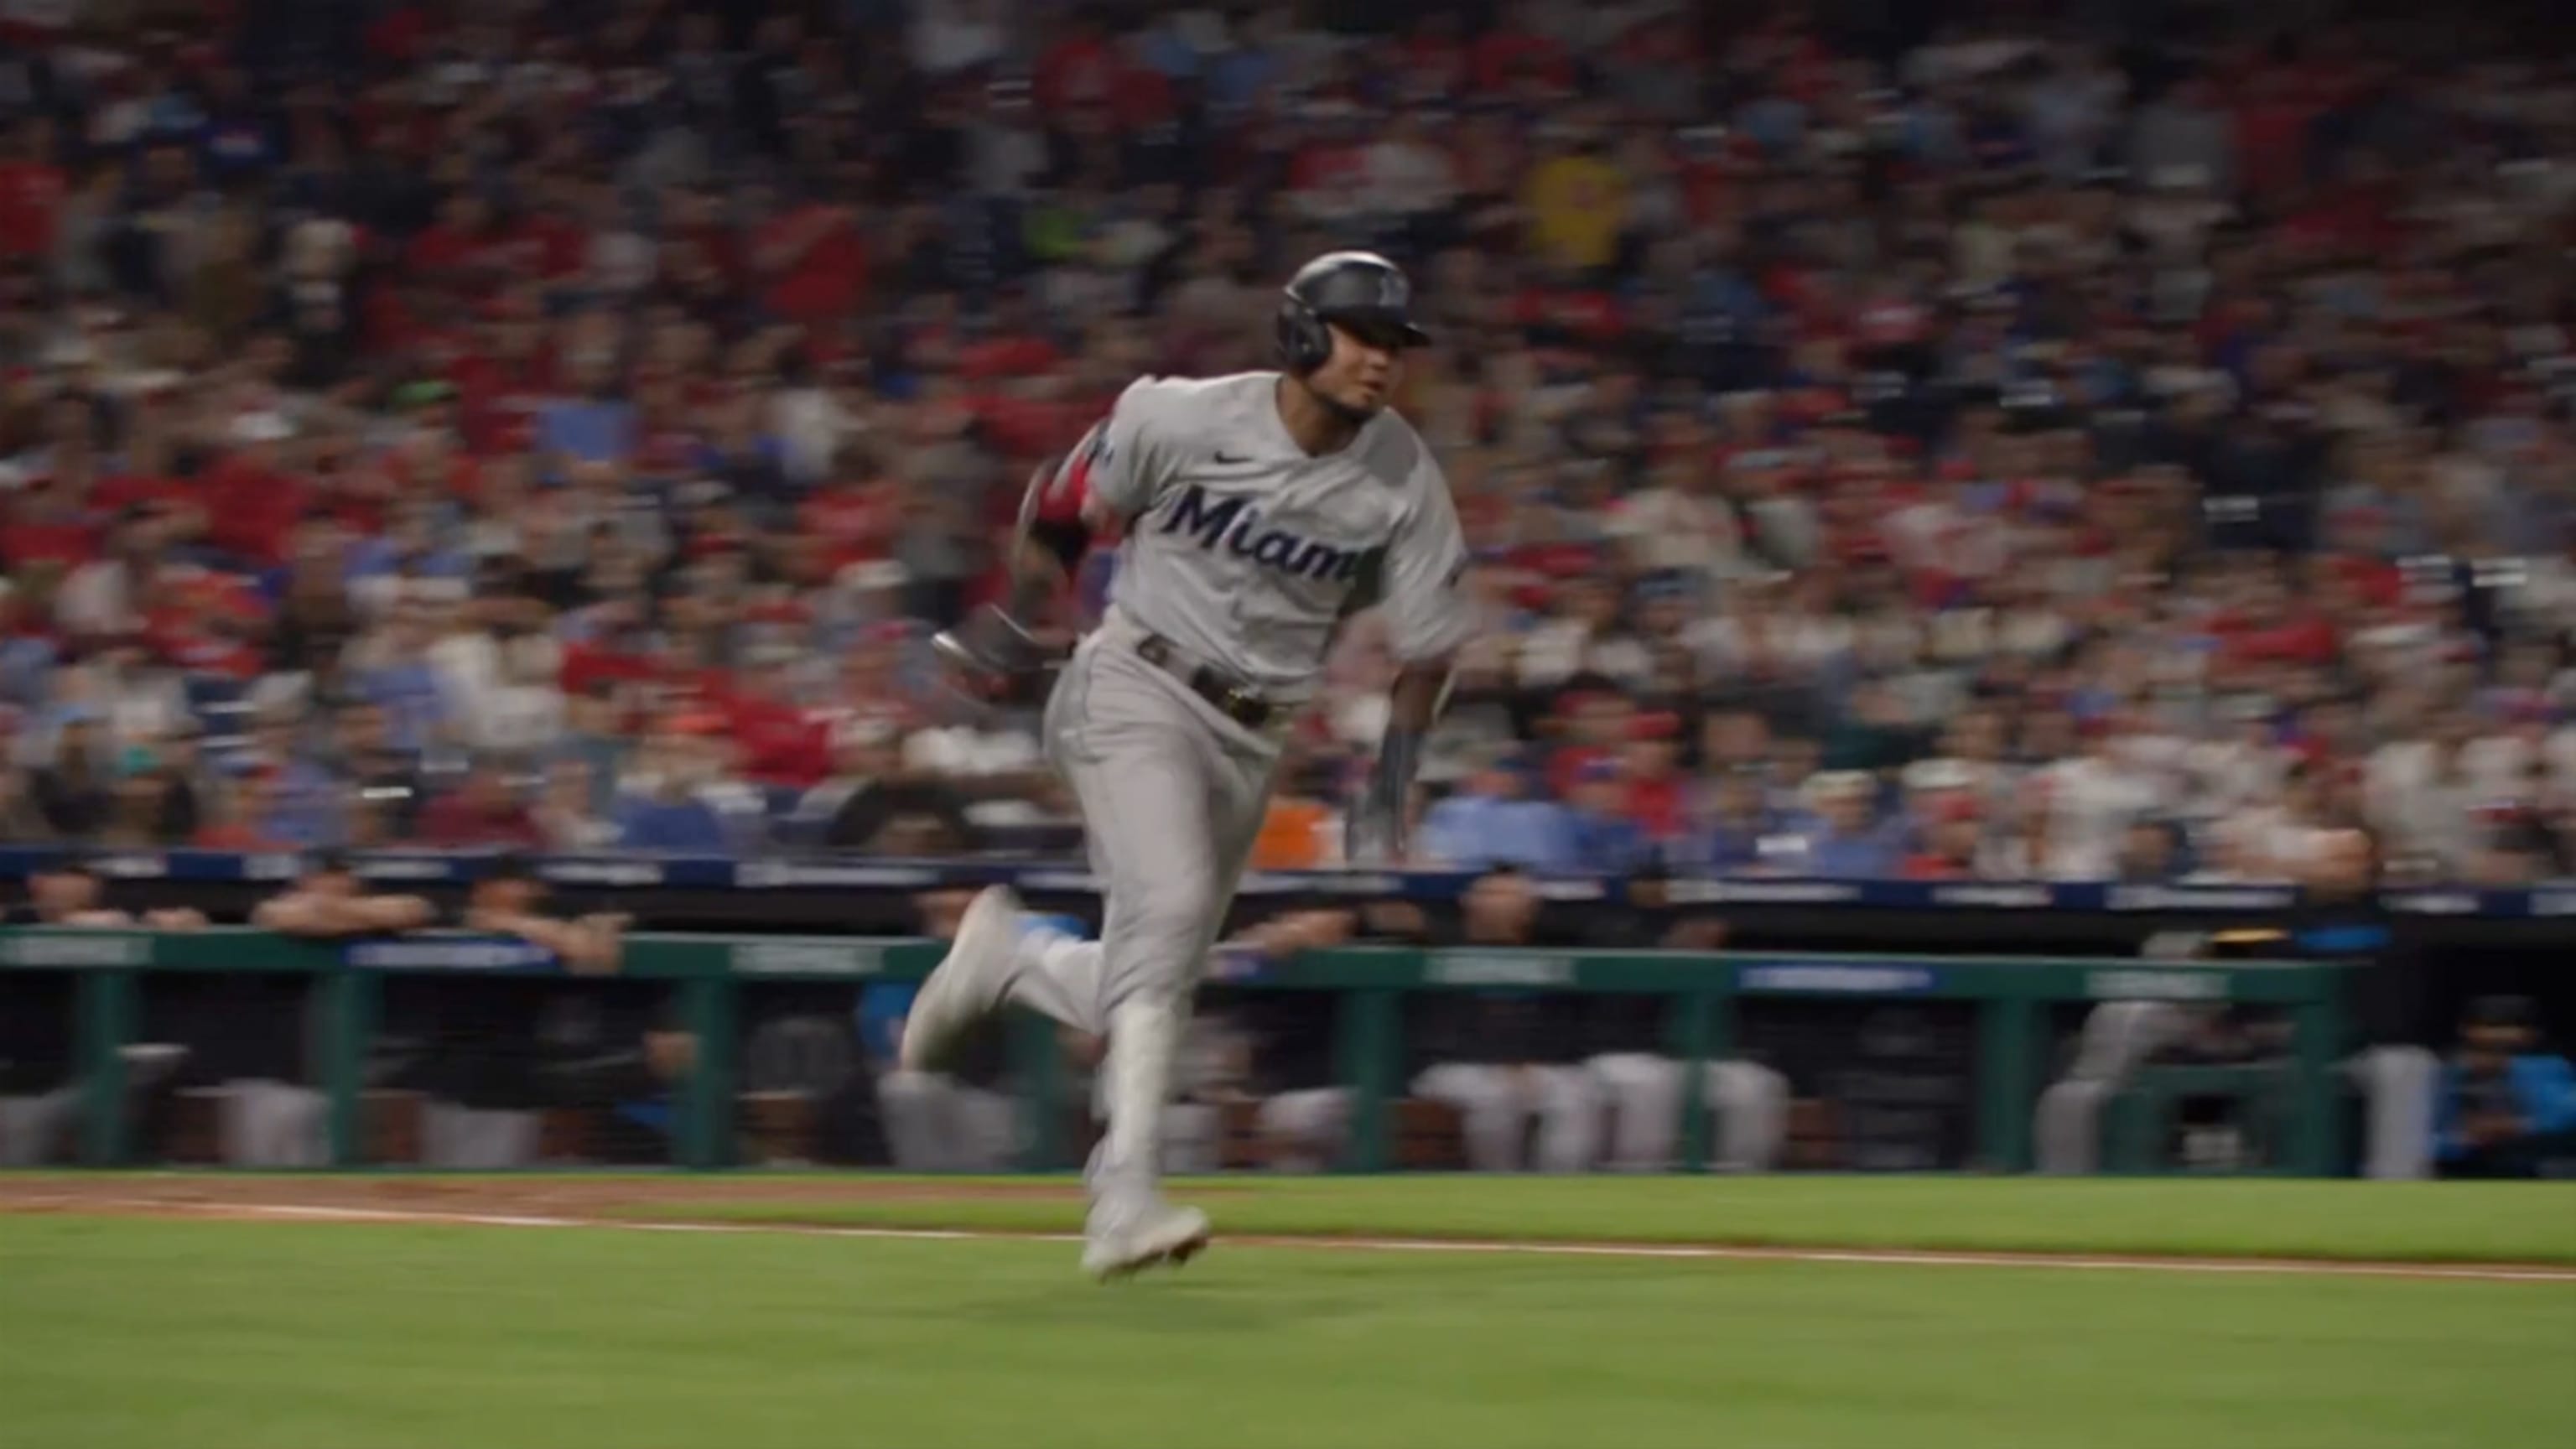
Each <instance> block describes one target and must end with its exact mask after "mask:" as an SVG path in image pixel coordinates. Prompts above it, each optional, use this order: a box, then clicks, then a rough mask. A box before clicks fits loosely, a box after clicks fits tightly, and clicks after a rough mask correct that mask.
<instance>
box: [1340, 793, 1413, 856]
mask: <svg viewBox="0 0 2576 1449" xmlns="http://www.w3.org/2000/svg"><path fill="white" fill-rule="evenodd" d="M1404 824H1405V822H1404V810H1403V808H1402V807H1401V806H1400V805H1395V804H1393V803H1392V802H1387V801H1382V800H1380V799H1379V798H1378V791H1377V789H1376V787H1375V786H1371V787H1370V789H1369V791H1368V793H1367V794H1366V795H1364V796H1362V797H1361V798H1360V800H1359V802H1358V803H1357V804H1355V805H1353V806H1352V807H1351V809H1350V812H1349V813H1348V814H1347V815H1346V816H1344V817H1343V821H1342V860H1343V862H1344V863H1345V864H1348V865H1400V864H1402V863H1403V862H1404V859H1405V856H1406V855H1407V854H1408V853H1409V852H1410V851H1411V849H1412V842H1411V840H1409V839H1408V838H1407V836H1406V831H1405V828H1404Z"/></svg>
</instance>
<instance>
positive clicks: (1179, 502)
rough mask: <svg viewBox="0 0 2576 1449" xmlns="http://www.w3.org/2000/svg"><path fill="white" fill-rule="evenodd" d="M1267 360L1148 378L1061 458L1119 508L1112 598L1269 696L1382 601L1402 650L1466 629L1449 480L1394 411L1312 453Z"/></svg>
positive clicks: (1459, 636) (1447, 641)
mask: <svg viewBox="0 0 2576 1449" xmlns="http://www.w3.org/2000/svg"><path fill="white" fill-rule="evenodd" d="M1278 383H1279V374H1277V373H1275V372H1248V373H1238V374H1235V375H1233V376H1230V377H1216V378H1205V379H1178V378H1143V379H1139V380H1138V381H1136V382H1135V383H1132V384H1130V385H1129V386H1128V388H1127V390H1126V391H1125V392H1124V393H1122V394H1120V395H1119V398H1118V403H1117V406H1116V407H1115V408H1113V409H1112V410H1111V412H1110V415H1109V417H1108V418H1107V419H1106V420H1104V421H1103V422H1102V423H1100V424H1099V425H1098V426H1097V427H1095V428H1094V429H1093V430H1092V432H1091V435H1090V436H1089V437H1088V438H1086V439H1085V440H1084V442H1083V444H1082V446H1081V447H1079V448H1077V449H1076V451H1075V454H1074V458H1073V460H1072V465H1071V466H1075V467H1078V468H1080V469H1081V470H1082V472H1083V473H1084V475H1085V476H1084V478H1083V482H1084V485H1085V487H1086V488H1087V490H1088V493H1089V496H1091V497H1092V498H1094V499H1097V500H1099V501H1100V502H1101V503H1103V504H1105V505H1107V506H1108V508H1109V509H1110V511H1111V512H1113V513H1115V514H1116V515H1117V516H1118V517H1119V518H1121V519H1123V520H1125V522H1126V536H1125V538H1124V539H1123V540H1122V541H1121V543H1120V544H1119V554H1118V573H1117V577H1116V578H1115V579H1114V580H1113V581H1112V583H1111V585H1110V595H1109V606H1110V608H1111V609H1112V610H1114V611H1115V612H1116V613H1118V614H1119V615H1121V616H1123V617H1124V618H1125V619H1126V620H1127V621H1128V622H1130V623H1132V624H1134V625H1136V626H1138V627H1140V628H1143V629H1147V630H1150V631H1152V632H1154V633H1156V634H1160V635H1162V636H1163V637H1164V638H1166V639H1169V640H1171V641H1172V642H1173V643H1174V644H1177V645H1179V646H1180V647H1181V648H1182V649H1184V650H1186V651H1188V652H1189V653H1190V654H1192V655H1193V656H1195V657H1197V658H1198V659H1200V660H1203V661H1205V662H1207V663H1210V664H1213V665H1216V666H1218V667H1219V668H1222V669H1225V670H1228V671H1230V672H1232V673H1233V674H1235V675H1236V676H1238V677H1239V678H1241V679H1242V680H1243V681H1244V682H1246V683H1247V684H1250V685H1251V686H1253V687H1254V688H1256V689H1259V690H1261V691H1262V692H1264V693H1265V694H1269V695H1271V696H1273V697H1274V698H1280V699H1295V698H1300V697H1303V696H1304V695H1305V694H1307V693H1308V692H1310V691H1311V689H1312V688H1313V685H1314V681H1315V677H1316V675H1317V674H1318V672H1319V671H1320V670H1321V669H1322V667H1323V662H1324V653H1325V650H1326V648H1327V647H1328V646H1329V645H1330V643H1331V641H1332V635H1333V629H1334V626H1335V625H1336V624H1337V623H1339V622H1340V620H1341V619H1342V618H1343V617H1344V616H1346V615H1348V614H1350V613H1352V612H1354V611H1356V610H1357V609H1360V608H1364V607H1368V606H1371V605H1375V606H1378V607H1380V608H1382V609H1383V611H1384V613H1385V616H1386V622H1387V631H1388V643H1389V645H1390V647H1391V648H1392V649H1393V651H1394V652H1395V655H1396V657H1397V658H1399V659H1402V660H1406V661H1417V660H1430V659H1436V658H1439V657H1440V656H1442V655H1445V654H1447V653H1449V652H1450V651H1452V650H1454V649H1456V648H1457V647H1458V646H1459V645H1461V644H1463V643H1465V642H1466V641H1467V639H1468V637H1469V636H1470V635H1471V634H1472V633H1473V632H1474V615H1473V612H1472V611H1471V609H1470V607H1469V605H1468V602H1467V600H1466V598H1465V597H1464V596H1463V595H1462V594H1461V593H1460V592H1459V588H1458V583H1459V579H1460V576H1461V575H1462V574H1463V573H1464V572H1465V571H1466V564H1467V547H1466V540H1465V538H1464V536H1463V535H1462V534H1461V533H1460V532H1459V528H1458V514H1457V510H1456V508H1455V507H1454V506H1453V505H1452V504H1451V502H1450V499H1449V484H1448V480H1447V479H1446V478H1444V477H1443V476H1442V474H1441V471H1440V465H1439V463H1438V461H1437V460H1435V459H1434V458H1433V457H1432V455H1431V449H1430V448H1429V447H1428V446H1427V445H1425V444H1424V443H1423V441H1422V438H1421V436H1420V435H1419V434H1417V433H1416V432H1414V430H1413V427H1412V425H1411V424H1409V423H1407V422H1405V421H1404V419H1403V418H1401V417H1398V416H1397V415H1396V414H1395V413H1394V412H1393V411H1392V410H1388V411H1382V412H1380V413H1378V414H1377V415H1376V416H1375V417H1372V418H1370V419H1369V420H1368V421H1367V422H1366V423H1364V424H1362V425H1361V427H1360V429H1359V432H1358V433H1357V434H1356V435H1355V436H1354V437H1353V438H1352V439H1351V441H1350V443H1349V444H1348V445H1347V446H1345V447H1343V448H1341V449H1340V450H1338V451H1336V452H1332V453H1327V454H1325V455H1323V456H1321V457H1314V456H1309V455H1308V454H1307V453H1306V452H1305V450H1303V449H1302V448H1300V447H1299V446H1298V445H1297V442H1296V440H1295V439H1294V438H1292V437H1290V436H1289V434H1288V428H1287V425H1286V424H1285V423H1284V422H1282V421H1281V420H1280V417H1279V405H1278V402H1277V399H1276V396H1275V392H1276V389H1277V387H1278Z"/></svg>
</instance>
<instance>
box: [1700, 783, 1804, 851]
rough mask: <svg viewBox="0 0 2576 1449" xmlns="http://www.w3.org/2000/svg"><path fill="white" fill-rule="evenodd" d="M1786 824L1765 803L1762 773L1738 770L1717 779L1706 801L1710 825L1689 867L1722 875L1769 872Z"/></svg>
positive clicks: (1768, 802) (1768, 803)
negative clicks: (1711, 793) (1712, 792)
mask: <svg viewBox="0 0 2576 1449" xmlns="http://www.w3.org/2000/svg"><path fill="white" fill-rule="evenodd" d="M1788 833H1789V823H1788V821H1787V820H1786V819H1785V818H1784V817H1783V816H1782V815H1781V814H1780V812H1779V811H1777V810H1775V809H1773V808H1772V806H1771V802H1770V801H1769V800H1768V799H1767V798H1766V792H1765V787H1764V780H1763V775H1762V769H1761V767H1760V766H1758V765H1740V766H1736V767H1734V768H1731V769H1729V770H1727V771H1726V772H1725V773H1724V774H1722V775H1719V776H1718V777H1717V788H1716V791H1715V793H1714V795H1713V797H1712V798H1711V800H1710V801H1709V810H1708V826H1707V828H1706V829H1705V830H1703V831H1702V832H1701V833H1700V837H1699V841H1698V844H1697V846H1696V848H1695V849H1693V851H1692V852H1691V856H1692V859H1691V863H1692V864H1694V865H1696V866H1698V867H1700V868H1701V869H1703V870H1707V871H1712V872H1715V873H1717V874H1721V875H1732V874H1743V873H1747V872H1752V871H1759V870H1763V869H1766V868H1769V867H1770V866H1771V865H1772V863H1773V862H1772V857H1773V856H1774V855H1775V854H1776V853H1777V849H1778V844H1779V842H1780V841H1781V840H1782V838H1784V837H1785V836H1787V835H1788Z"/></svg>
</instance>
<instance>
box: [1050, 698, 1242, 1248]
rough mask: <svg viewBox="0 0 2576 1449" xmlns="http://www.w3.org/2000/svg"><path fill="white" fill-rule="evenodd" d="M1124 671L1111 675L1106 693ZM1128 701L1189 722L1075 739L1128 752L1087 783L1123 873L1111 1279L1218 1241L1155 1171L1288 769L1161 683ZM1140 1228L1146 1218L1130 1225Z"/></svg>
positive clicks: (1101, 1153) (1108, 979) (1109, 1075)
mask: <svg viewBox="0 0 2576 1449" xmlns="http://www.w3.org/2000/svg"><path fill="white" fill-rule="evenodd" d="M1140 667H1141V666H1140ZM1115 679H1116V676H1115V674H1114V672H1108V671H1104V674H1103V678H1102V680H1101V681H1100V683H1099V684H1098V685H1096V686H1095V698H1097V697H1099V695H1100V694H1101V693H1102V692H1104V691H1105V690H1107V689H1109V687H1110V686H1111V685H1112V684H1113V683H1114V681H1115ZM1116 697H1117V698H1118V699H1119V700H1120V702H1121V703H1120V705H1119V706H1118V707H1119V708H1122V709H1123V708H1131V707H1137V706H1142V707H1144V708H1145V709H1146V710H1147V711H1148V713H1149V714H1150V715H1155V716H1159V717H1160V718H1159V720H1158V721H1157V723H1160V722H1161V721H1162V720H1168V721H1173V722H1176V723H1177V725H1178V728H1177V729H1173V728H1154V729H1150V730H1140V731H1137V732H1135V734H1134V735H1133V736H1132V737H1131V736H1130V735H1129V733H1128V731H1126V730H1124V729H1121V728H1117V727H1114V726H1113V727H1112V728H1110V729H1107V730H1102V729H1098V728H1095V727H1092V726H1088V725H1086V726H1085V727H1084V728H1083V729H1082V730H1080V731H1079V732H1077V733H1075V734H1073V735H1072V736H1071V737H1070V738H1069V739H1068V742H1067V743H1068V750H1067V753H1069V754H1072V755H1076V756H1079V755H1082V754H1085V753H1095V752H1110V753H1113V754H1114V755H1115V756H1116V757H1119V758H1121V759H1123V760H1124V763H1123V765H1122V766H1121V767H1120V768H1118V769H1116V770H1113V771H1103V772H1099V773H1097V774H1093V775H1090V776H1088V778H1089V779H1091V780H1093V781H1096V782H1097V784H1096V785H1094V786H1091V787H1080V788H1083V812H1084V819H1085V821H1086V823H1087V824H1088V825H1089V826H1090V828H1091V831H1092V835H1093V838H1094V839H1095V840H1096V841H1098V842H1100V846H1099V848H1098V849H1096V850H1095V852H1094V853H1095V855H1096V856H1106V857H1108V859H1107V860H1106V864H1107V866H1108V870H1107V874H1108V875H1109V880H1110V902H1109V910H1108V912H1107V915H1106V918H1105V920H1104V922H1103V925H1102V930H1101V953H1100V960H1101V968H1100V969H1101V971H1102V973H1103V982H1102V985H1103V991H1102V999H1103V1001H1104V1003H1105V1004H1106V1012H1105V1015H1106V1017H1107V1019H1108V1024H1109V1049H1108V1052H1107V1054H1106V1055H1105V1056H1104V1057H1103V1059H1102V1063H1101V1070H1102V1074H1103V1080H1104V1095H1105V1096H1106V1098H1107V1103H1108V1117H1109V1129H1108V1131H1107V1133H1106V1134H1104V1135H1103V1137H1102V1138H1101V1143H1100V1147H1099V1150H1098V1151H1097V1152H1096V1153H1095V1154H1094V1156H1093V1161H1092V1164H1091V1170H1090V1172H1089V1174H1088V1176H1089V1178H1090V1180H1091V1184H1092V1189H1093V1192H1094V1194H1095V1206H1094V1209H1093V1219H1094V1222H1095V1224H1096V1225H1097V1226H1096V1228H1095V1230H1094V1231H1093V1232H1092V1234H1091V1237H1092V1239H1093V1242H1092V1244H1091V1247H1090V1249H1089V1250H1088V1251H1087V1252H1086V1254H1085V1257H1086V1261H1088V1262H1089V1263H1091V1265H1092V1266H1093V1270H1094V1271H1095V1272H1101V1273H1109V1272H1117V1271H1121V1270H1122V1268H1123V1267H1124V1266H1126V1265H1124V1264H1121V1263H1120V1262H1119V1261H1118V1260H1119V1258H1120V1257H1121V1256H1122V1255H1128V1254H1143V1253H1148V1252H1150V1251H1152V1247H1153V1242H1152V1241H1149V1240H1159V1239H1162V1238H1172V1239H1175V1240H1178V1241H1182V1242H1183V1247H1182V1250H1181V1251H1180V1252H1179V1253H1177V1254H1176V1256H1181V1257H1186V1256H1187V1253H1189V1252H1194V1251H1196V1249H1197V1246H1198V1245H1199V1244H1201V1243H1203V1242H1204V1241H1205V1238H1206V1234H1207V1220H1206V1217H1205V1215H1203V1214H1200V1213H1198V1212H1197V1210H1195V1209H1172V1208H1169V1207H1167V1206H1166V1205H1164V1204H1163V1203H1162V1201H1161V1196H1160V1193H1159V1192H1158V1191H1157V1188H1156V1179H1157V1177H1158V1176H1159V1174H1158V1173H1157V1172H1156V1170H1155V1169H1156V1167H1157V1165H1158V1164H1159V1161H1160V1157H1161V1153H1162V1151H1163V1129H1164V1120H1165V1107H1166V1104H1167V1103H1168V1102H1169V1101H1170V1099H1171V1094H1172V1087H1173V1072H1174V1068H1175V1065H1176V1057H1177V1054H1178V1050H1179V1043H1180V1036H1181V1031H1182V1028H1183V1026H1184V1025H1185V1023H1186V1022H1187V1019H1188V1014H1189V1006H1190V999H1191V997H1192V995H1193V994H1194V993H1195V991H1196V989H1197V986H1198V982H1199V979H1200V977H1201V976H1202V975H1203V974H1204V973H1205V971H1206V967H1207V957H1208V951H1209V950H1210V948H1212V947H1213V946H1214V945H1215V944H1216V940H1217V937H1218V935H1219V934H1220V933H1221V932H1222V931H1223V929H1224V926H1225V914H1226V911H1227V909H1228V908H1229V907H1230V906H1231V904H1232V903H1233V899H1234V889H1235V885H1236V883H1237V882H1238V881H1239V880H1240V879H1241V878H1242V874H1243V867H1244V864H1245V862H1246V861H1247V860H1249V859H1250V857H1251V852H1252V844H1253V841H1254V839H1255V838H1256V837H1257V836H1258V835H1259V834H1260V830H1261V817H1262V811H1263V810H1264V809H1265V808H1266V807H1267V805H1268V802H1269V792H1270V779H1271V775H1272V773H1273V770H1274V767H1275V765H1276V760H1275V757H1272V756H1269V755H1266V754H1263V753H1257V752H1254V751H1250V750H1246V749H1241V748H1236V747H1232V746H1230V745H1229V744H1228V743H1227V742H1226V740H1225V738H1224V737H1223V736H1222V735H1221V734H1219V733H1218V731H1217V727H1215V726H1214V725H1212V724H1211V723H1210V722H1209V721H1207V720H1206V719H1204V718H1201V717H1200V716H1199V714H1198V711H1197V707H1196V706H1194V705H1192V704H1190V703H1188V702H1186V701H1184V700H1181V699H1178V698H1176V697H1174V696H1173V695H1171V694H1170V693H1169V691H1168V690H1165V689H1164V688H1163V687H1162V686H1161V683H1160V681H1136V682H1134V683H1133V684H1131V685H1130V686H1129V687H1128V688H1126V689H1120V690H1117V691H1116ZM1099 713H1100V712H1099V711H1098V710H1095V712H1094V717H1095V718H1097V717H1098V715H1099ZM1111 717H1112V718H1113V719H1115V718H1116V717H1117V716H1116V715H1114V714H1113V715H1112V716H1111ZM1176 735H1177V738H1176V737H1175V736H1176ZM1192 827H1195V828H1192ZM1193 1222H1195V1231H1194V1232H1186V1236H1185V1230H1187V1229H1188V1228H1189V1226H1190V1224H1191V1223H1193ZM1131 1223H1134V1224H1143V1225H1144V1226H1142V1227H1136V1228H1128V1227H1125V1226H1123V1225H1126V1224H1131ZM1122 1240H1123V1241H1122Z"/></svg>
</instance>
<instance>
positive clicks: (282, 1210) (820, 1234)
mask: <svg viewBox="0 0 2576 1449" xmlns="http://www.w3.org/2000/svg"><path fill="white" fill-rule="evenodd" d="M59 1205H60V1206H62V1207H64V1208H66V1209H71V1210H74V1211H77V1210H80V1209H83V1208H88V1209H96V1210H100V1211H104V1212H108V1213H117V1212H142V1213H172V1212H178V1213H194V1214H200V1215H203V1216H207V1217H216V1218H249V1219H260V1218H269V1219H277V1220H280V1221H297V1222H346V1223H402V1224H410V1225H414V1226H447V1227H478V1228H611V1229H615V1230H617V1231H620V1232H633V1233H720V1234H727V1235H742V1234H760V1235H783V1236H792V1237H807V1238H858V1239H877V1240H892V1241H898V1242H925V1243H953V1242H1010V1243H1079V1242H1081V1241H1082V1235H1081V1234H1079V1233H1042V1232H1000V1231H984V1230H980V1229H968V1228H857V1227H826V1226H821V1225H818V1224H810V1223H809V1224H800V1223H741V1222H734V1223H713V1222H627V1221H623V1220H620V1219H616V1218H570V1217H553V1216H539V1215H532V1214H526V1213H469V1212H426V1211H420V1210H417V1209H407V1208H361V1207H328V1206H319V1205H301V1204H294V1203H170V1202H154V1201H151V1200H149V1199H122V1200H108V1199H99V1198H86V1199H63V1200H62V1201H61V1202H60V1204H59ZM1217 1241H1218V1242H1219V1243H1220V1244H1227V1245H1232V1246H1236V1247H1255V1248H1289V1249H1295V1250H1298V1251H1301V1252H1348V1253H1470V1254H1475V1253H1482V1254H1513V1255H1522V1256H1536V1257H1557V1258H1625V1259H1665V1260H1690V1261H1699V1262H1730V1263H1847V1264H1850V1263H1856V1264H1865V1265H1871V1266H1877V1267H1899V1268H2039V1269H2056V1270H2060V1271H2069V1272H2083V1273H2210V1274H2237V1275H2243V1274H2282V1275H2289V1276H2298V1277H2310V1278H2412V1279H2419V1280H2423V1279H2431V1280H2447V1281H2452V1282H2463V1283H2557V1284H2568V1285H2576V1268H2548V1267H2479V1266H2473V1265H2469V1264H2442V1263H2371V1262H2360V1261H2327V1260H2322V1259H2284V1258H2241V1259H2232V1258H2184V1257H2173V1258H2156V1257H2138V1258H2102V1257H2084V1256H2080V1255H2060V1254H2053V1253H1980V1252H1966V1251H1961V1252H1945V1251H1931V1250H1906V1249H1896V1248H1752V1247H1721V1246H1717V1245H1714V1244H1693V1243H1665V1244H1626V1243H1547V1242H1493V1241H1478V1240H1471V1239H1459V1238H1344V1237H1320V1236H1317V1237H1288V1236H1281V1235H1277V1234H1249V1235H1243V1236H1227V1235H1224V1234H1222V1233H1220V1234H1219V1236H1218V1238H1217Z"/></svg>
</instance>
